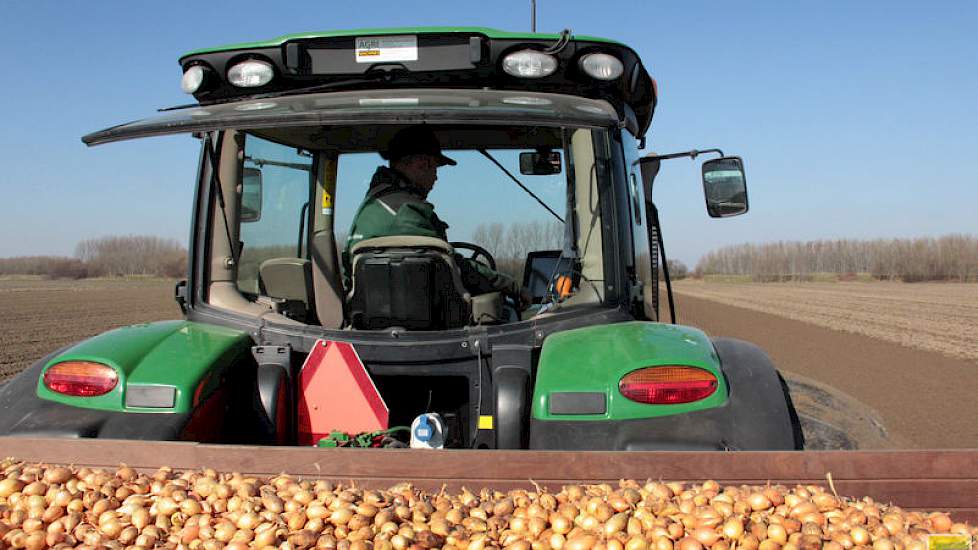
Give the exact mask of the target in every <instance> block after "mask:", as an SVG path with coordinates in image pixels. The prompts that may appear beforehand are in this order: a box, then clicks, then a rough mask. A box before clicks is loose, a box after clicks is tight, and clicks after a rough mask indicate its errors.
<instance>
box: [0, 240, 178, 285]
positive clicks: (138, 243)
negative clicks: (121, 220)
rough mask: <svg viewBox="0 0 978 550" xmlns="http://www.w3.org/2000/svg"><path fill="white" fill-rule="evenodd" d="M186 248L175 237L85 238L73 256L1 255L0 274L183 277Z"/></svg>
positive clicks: (67, 276)
mask: <svg viewBox="0 0 978 550" xmlns="http://www.w3.org/2000/svg"><path fill="white" fill-rule="evenodd" d="M186 272H187V249H185V248H184V247H183V246H182V245H181V244H180V243H179V242H177V241H176V240H174V239H164V238H161V237H155V236H150V235H123V236H110V237H100V238H97V239H88V240H84V241H82V242H80V243H78V245H77V246H76V247H75V257H73V258H69V257H63V256H21V257H16V258H0V275H45V276H48V277H51V278H55V279H64V278H67V279H84V278H86V277H133V276H139V275H152V276H157V277H172V278H176V277H182V276H184V275H185V274H186Z"/></svg>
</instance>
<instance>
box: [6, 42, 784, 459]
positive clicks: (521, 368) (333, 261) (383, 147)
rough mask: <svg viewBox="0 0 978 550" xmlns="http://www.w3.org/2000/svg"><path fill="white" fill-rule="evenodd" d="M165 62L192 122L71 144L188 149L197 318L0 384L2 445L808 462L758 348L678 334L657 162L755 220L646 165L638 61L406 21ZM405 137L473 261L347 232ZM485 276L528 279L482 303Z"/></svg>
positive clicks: (626, 51)
mask: <svg viewBox="0 0 978 550" xmlns="http://www.w3.org/2000/svg"><path fill="white" fill-rule="evenodd" d="M180 65H181V67H182V69H183V80H182V86H183V89H184V91H186V92H188V93H190V94H192V95H193V96H194V98H195V99H196V102H195V103H193V104H192V105H188V106H183V107H178V108H174V109H170V110H165V111H164V112H163V114H162V115H161V116H158V117H157V118H153V119H147V120H142V121H138V122H133V123H129V124H123V125H120V126H114V127H112V128H109V129H107V130H103V131H101V132H96V133H93V134H90V135H87V136H85V137H84V138H83V141H84V142H85V143H86V144H88V145H98V144H102V143H107V142H113V141H119V140H126V139H132V138H138V137H146V136H157V135H166V134H176V133H187V134H192V135H193V136H194V137H195V138H197V139H199V140H200V142H201V154H200V161H199V169H198V171H197V177H196V181H195V185H196V193H195V198H194V202H193V223H192V225H191V232H190V240H189V250H190V267H189V272H188V273H187V279H186V280H185V281H181V282H180V283H179V284H178V285H177V288H176V300H177V301H178V303H179V304H180V306H181V308H182V309H183V311H184V314H185V319H183V320H176V321H167V322H159V323H151V324H146V325H138V326H130V327H125V328H121V329H118V330H114V331H111V332H107V333H104V334H101V335H98V336H95V337H93V338H90V339H88V340H85V341H83V342H80V343H78V344H75V345H73V346H70V347H67V348H64V349H60V350H57V351H55V352H54V353H52V354H51V355H49V356H47V357H44V358H43V359H41V360H40V361H38V362H37V363H36V364H34V365H33V366H32V367H30V368H29V369H27V370H26V371H24V372H23V373H21V374H20V375H19V376H18V377H17V378H15V379H14V380H12V381H11V382H9V383H8V384H6V385H5V386H4V387H3V388H2V389H0V435H17V436H41V437H44V436H52V437H74V438H115V439H144V440H184V441H200V442H217V443H245V444H258V445H265V444H276V445H317V444H320V445H323V444H329V445H342V444H344V441H345V440H344V438H343V437H342V436H341V435H340V434H338V432H353V438H352V439H351V440H350V441H359V442H361V443H363V442H365V441H366V442H367V443H374V444H376V443H377V442H378V441H381V442H382V443H381V444H385V445H387V444H390V445H394V446H397V445H407V444H409V443H410V444H411V445H412V446H427V447H442V448H483V449H485V448H488V449H503V448H505V449H560V450H596V449H604V450H658V449H665V450H678V449H692V450H699V449H702V450H758V449H796V448H801V445H802V441H801V435H800V434H801V432H800V428H799V424H798V420H797V415H796V414H795V413H794V409H793V407H792V404H791V401H790V398H789V395H788V393H787V391H786V388H785V385H784V383H783V381H782V380H781V378H780V376H779V374H778V372H777V370H776V369H775V368H774V366H773V365H772V363H771V361H770V360H769V359H768V357H767V356H766V355H765V353H764V352H763V351H762V350H760V349H759V348H757V347H756V346H754V345H752V344H749V343H747V342H743V341H739V340H733V339H726V338H710V337H708V336H707V335H706V334H704V333H703V332H702V331H700V330H698V329H696V328H692V327H686V326H680V325H677V324H675V311H674V307H673V305H672V293H671V287H670V284H669V276H668V272H667V271H666V270H665V269H664V268H665V266H666V262H665V251H664V248H663V244H662V238H661V235H662V233H661V230H660V226H659V219H658V215H657V211H656V206H655V205H654V204H653V202H652V184H653V180H654V177H655V173H656V172H657V171H658V166H659V163H660V162H661V161H662V160H665V159H669V158H675V157H679V156H685V157H694V158H695V157H696V156H698V155H700V154H705V153H718V154H719V158H714V159H711V160H708V161H706V162H704V164H703V167H702V170H703V184H704V191H705V198H706V207H707V212H708V213H709V215H710V216H712V217H727V216H734V215H738V214H743V213H744V212H746V211H747V207H748V205H747V194H746V184H745V177H744V170H743V163H742V161H741V160H740V159H739V158H738V157H728V156H723V154H722V153H721V152H720V151H718V150H708V151H689V152H685V153H676V154H670V155H659V156H647V157H645V158H640V157H639V149H640V148H642V147H644V142H645V135H646V133H647V131H648V130H649V127H650V125H651V122H652V116H653V112H654V109H655V106H656V99H657V98H656V96H657V90H656V84H655V81H654V80H653V79H652V78H651V77H650V75H649V73H648V72H647V71H646V69H645V67H644V66H643V64H642V62H641V60H640V59H639V58H638V56H637V55H636V53H635V52H634V51H633V50H632V49H631V48H629V47H627V46H625V45H623V44H620V43H618V42H615V41H612V40H607V39H602V38H595V37H588V36H573V35H571V34H570V33H569V32H567V31H565V32H563V33H560V34H523V33H508V32H500V31H497V30H493V29H487V28H423V27H422V28H400V29H370V30H357V31H342V32H326V33H312V34H299V35H290V36H284V37H281V38H277V39H274V40H270V41H267V42H259V43H247V44H237V45H232V46H226V47H219V48H211V49H205V50H198V51H194V52H191V53H188V54H187V55H184V56H183V57H181V58H180ZM419 126H420V127H422V128H424V131H425V132H427V134H428V135H431V136H434V139H435V140H436V142H437V143H438V144H439V146H440V150H439V151H435V152H436V153H437V154H439V155H441V153H442V151H443V152H444V155H448V157H451V159H453V162H457V166H455V167H453V168H450V169H444V171H442V172H441V174H442V177H443V180H445V181H444V182H443V183H440V184H439V191H438V192H439V193H441V192H444V193H445V195H444V196H441V197H440V198H438V199H436V200H433V202H434V203H435V206H434V207H432V206H431V204H430V203H427V202H425V204H427V205H428V207H431V208H437V210H438V211H439V212H440V213H441V214H442V215H443V216H444V215H445V212H446V211H451V210H452V209H453V208H454V209H455V212H454V214H453V216H454V217H453V216H446V219H448V218H451V219H449V221H450V222H451V223H452V227H453V229H449V230H448V233H454V234H462V236H463V237H465V232H466V231H468V233H469V237H466V238H469V241H479V240H480V239H482V242H466V241H448V240H447V239H445V238H440V237H441V234H438V235H424V234H417V232H411V231H408V232H406V233H405V234H399V233H398V232H397V231H396V230H394V229H388V230H387V232H386V234H383V235H366V236H365V235H360V234H350V235H347V234H346V232H347V229H348V227H350V223H351V221H352V220H353V217H354V216H355V215H356V213H357V208H356V205H358V204H360V203H361V201H363V200H364V197H365V195H366V194H369V193H370V192H371V191H370V190H369V189H368V188H367V187H366V181H367V180H368V179H369V177H370V173H371V170H373V169H374V168H376V167H377V166H378V165H383V164H384V162H385V160H384V159H383V158H381V156H384V155H385V153H387V154H388V156H389V154H390V149H391V143H392V140H394V139H395V137H396V136H397V135H398V134H399V133H400V132H402V131H404V130H409V129H411V128H417V127H419ZM422 146H424V144H422V143H420V142H419V141H417V140H416V141H415V142H413V143H411V142H409V143H408V145H407V147H408V148H411V147H414V148H418V147H422ZM378 153H379V154H380V155H381V156H378ZM444 155H442V156H444ZM439 158H441V157H439ZM445 158H447V157H445ZM392 162H393V161H392ZM449 170H451V171H449ZM385 206H387V207H388V209H389V210H390V212H391V215H392V216H394V215H395V214H397V213H398V209H397V208H394V207H390V206H389V205H386V204H385ZM395 206H396V205H395ZM401 208H405V207H404V206H401ZM538 218H539V219H538ZM395 226H396V224H395ZM519 228H522V229H521V231H516V229H519ZM443 232H444V228H442V233H443ZM490 237H491V239H490V240H492V242H491V243H490V242H486V239H489V238H490ZM348 241H349V242H350V243H354V244H353V245H352V246H349V245H348ZM463 250H464V251H466V252H465V253H464V254H463V253H462V251H463ZM344 252H345V253H346V254H344ZM494 254H495V255H498V256H500V257H499V258H496V257H494ZM473 265H475V269H476V271H480V270H481V271H484V272H490V273H497V274H502V275H504V276H505V278H507V280H510V281H515V282H516V284H513V285H510V286H508V287H507V286H499V287H498V288H492V289H488V290H487V289H486V288H479V287H478V285H473V284H470V281H469V280H468V278H467V277H465V276H464V275H465V271H466V268H465V266H469V269H470V270H471V269H472V266H473ZM660 270H661V271H660ZM660 272H661V273H662V277H661V279H660V275H659V274H660ZM660 283H664V284H663V285H662V286H660ZM660 288H664V289H665V295H664V296H660V292H661V291H660ZM660 297H662V298H667V299H668V300H667V301H668V304H669V308H670V310H671V311H670V313H671V317H669V319H670V320H671V322H667V321H665V319H664V318H665V317H666V315H664V314H663V313H660V311H659V302H660ZM664 301H665V300H664ZM400 426H405V427H410V428H409V429H406V430H402V431H398V430H397V429H395V428H397V427H400ZM358 427H359V428H358ZM357 432H372V433H371V434H368V435H370V436H371V437H367V438H366V439H364V437H363V436H362V435H363V434H362V433H361V434H360V436H361V437H356V436H357V435H358V434H357ZM379 436H383V437H379ZM433 436H434V437H433Z"/></svg>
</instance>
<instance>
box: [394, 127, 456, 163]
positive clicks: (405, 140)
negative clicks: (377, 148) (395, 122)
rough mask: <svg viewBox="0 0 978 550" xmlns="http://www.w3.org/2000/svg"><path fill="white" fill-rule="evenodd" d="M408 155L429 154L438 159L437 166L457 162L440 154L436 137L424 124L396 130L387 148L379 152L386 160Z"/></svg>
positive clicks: (439, 145)
mask: <svg viewBox="0 0 978 550" xmlns="http://www.w3.org/2000/svg"><path fill="white" fill-rule="evenodd" d="M408 155H431V156H433V157H435V158H437V159H438V166H445V165H446V164H447V165H449V166H455V165H456V164H457V163H456V162H455V161H454V160H452V159H450V158H448V157H446V156H445V155H443V154H441V144H440V143H438V137H437V136H436V135H435V133H434V132H432V131H431V129H430V128H428V127H427V126H425V125H420V126H410V127H408V128H404V129H403V130H400V131H398V132H397V133H396V134H394V137H392V138H391V140H390V141H389V142H388V143H387V149H385V150H384V151H381V153H380V156H381V157H383V158H384V159H386V160H397V159H399V158H402V157H406V156H408Z"/></svg>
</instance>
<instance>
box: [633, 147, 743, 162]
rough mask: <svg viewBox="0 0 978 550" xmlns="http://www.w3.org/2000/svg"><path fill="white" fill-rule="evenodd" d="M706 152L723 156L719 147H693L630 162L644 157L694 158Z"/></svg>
mask: <svg viewBox="0 0 978 550" xmlns="http://www.w3.org/2000/svg"><path fill="white" fill-rule="evenodd" d="M707 153H716V154H718V155H720V156H721V157H722V156H724V155H723V151H721V150H720V149H703V150H702V151H700V150H697V149H693V150H692V151H683V152H681V153H669V154H666V155H648V156H645V157H642V158H640V159H638V160H636V161H635V162H633V163H632V165H635V164H638V163H640V162H642V161H643V160H646V159H648V160H669V159H678V158H684V157H689V158H690V159H693V160H695V159H696V157H698V156H700V155H705V154H707Z"/></svg>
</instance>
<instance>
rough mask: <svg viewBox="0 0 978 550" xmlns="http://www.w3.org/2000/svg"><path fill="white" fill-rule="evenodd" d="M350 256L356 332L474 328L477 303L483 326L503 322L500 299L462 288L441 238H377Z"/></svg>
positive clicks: (450, 252) (448, 248)
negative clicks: (359, 330)
mask: <svg viewBox="0 0 978 550" xmlns="http://www.w3.org/2000/svg"><path fill="white" fill-rule="evenodd" d="M350 253H351V256H352V260H351V264H352V265H351V272H352V277H351V281H352V284H351V289H350V292H349V294H348V296H347V304H348V308H349V316H350V323H351V325H352V326H353V328H355V329H365V330H376V329H384V328H391V327H402V328H404V329H407V330H445V329H453V328H461V327H464V326H466V325H470V324H472V323H473V303H475V304H476V309H477V310H478V313H479V316H478V318H479V319H480V321H483V322H484V321H485V320H487V319H489V320H493V321H495V320H498V318H499V317H501V314H500V313H497V310H499V311H501V310H502V296H501V295H499V293H496V292H494V293H490V295H480V296H477V297H475V299H473V297H472V295H470V294H469V292H468V291H466V290H465V287H464V286H463V285H462V279H461V277H460V275H459V273H460V272H459V268H458V266H457V265H456V263H455V256H454V254H455V251H454V249H453V248H452V247H451V245H449V244H448V243H447V242H445V241H443V240H441V239H436V238H433V237H416V236H394V237H377V238H373V239H365V240H363V241H360V242H359V243H357V244H356V245H354V246H353V248H352V249H351V251H350ZM493 295H495V296H493Z"/></svg>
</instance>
